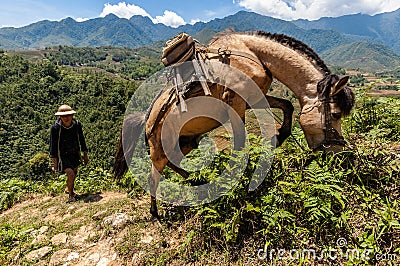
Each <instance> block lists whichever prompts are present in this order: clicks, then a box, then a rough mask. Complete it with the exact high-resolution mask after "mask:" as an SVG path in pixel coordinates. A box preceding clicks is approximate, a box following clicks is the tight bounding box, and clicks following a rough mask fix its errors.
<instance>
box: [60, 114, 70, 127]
mask: <svg viewBox="0 0 400 266" xmlns="http://www.w3.org/2000/svg"><path fill="white" fill-rule="evenodd" d="M60 118H61V121H62V122H63V125H67V126H69V125H70V124H71V121H72V115H62V116H60Z"/></svg>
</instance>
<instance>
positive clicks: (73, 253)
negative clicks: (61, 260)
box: [67, 252, 79, 261]
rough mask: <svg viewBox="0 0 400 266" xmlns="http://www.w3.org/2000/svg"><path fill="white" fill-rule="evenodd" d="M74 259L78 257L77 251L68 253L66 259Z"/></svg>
mask: <svg viewBox="0 0 400 266" xmlns="http://www.w3.org/2000/svg"><path fill="white" fill-rule="evenodd" d="M74 259H79V253H77V252H71V253H69V254H68V257H67V261H71V260H74Z"/></svg>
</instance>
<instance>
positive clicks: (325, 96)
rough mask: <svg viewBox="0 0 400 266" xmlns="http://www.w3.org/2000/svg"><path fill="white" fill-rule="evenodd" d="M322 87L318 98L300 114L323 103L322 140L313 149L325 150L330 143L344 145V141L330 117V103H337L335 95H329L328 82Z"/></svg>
mask: <svg viewBox="0 0 400 266" xmlns="http://www.w3.org/2000/svg"><path fill="white" fill-rule="evenodd" d="M329 77H331V75H328V76H325V77H324V79H323V80H322V81H321V82H320V83H319V84H322V83H323V81H325V80H326V79H328V78H329ZM323 86H324V88H323V89H322V93H321V94H320V96H319V97H318V100H317V101H316V102H315V103H314V104H313V105H312V106H311V107H310V108H308V109H307V110H305V111H302V112H301V113H300V115H302V114H306V113H309V112H311V111H312V110H313V109H314V108H315V107H319V106H321V105H323V108H324V118H325V123H324V128H323V130H324V140H323V141H322V142H321V144H320V145H318V146H317V147H315V148H314V149H313V150H326V149H328V148H329V147H330V146H332V145H337V146H342V147H344V146H346V141H345V139H344V137H343V136H341V135H340V134H339V132H338V131H337V130H336V129H335V128H334V127H333V125H332V118H331V106H330V104H331V103H337V97H336V95H330V91H331V88H330V87H329V86H331V85H330V84H326V82H325V84H324V85H323Z"/></svg>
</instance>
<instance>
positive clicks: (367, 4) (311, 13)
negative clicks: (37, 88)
mask: <svg viewBox="0 0 400 266" xmlns="http://www.w3.org/2000/svg"><path fill="white" fill-rule="evenodd" d="M399 8H400V0H127V1H121V0H117V1H111V0H110V1H103V0H0V28H2V27H17V28H18V27H22V26H26V25H29V24H31V23H34V22H38V21H41V20H50V21H60V20H62V19H64V18H67V17H71V18H73V19H75V20H76V21H78V22H82V21H85V20H88V19H93V18H98V17H104V16H106V15H107V14H110V13H113V14H115V15H117V16H118V17H121V18H130V17H132V16H133V15H142V16H147V17H149V18H150V19H151V20H152V21H153V22H154V23H163V24H165V25H168V26H172V27H178V26H180V25H184V24H194V23H196V22H199V21H203V22H208V21H210V20H212V19H215V18H223V17H226V16H228V15H232V14H235V13H236V12H238V11H240V10H245V11H252V12H256V13H259V14H261V15H266V16H271V17H275V18H280V19H284V20H295V19H308V20H316V19H319V18H321V17H337V16H341V15H348V14H356V13H363V14H369V15H376V14H380V13H384V12H391V11H395V10H397V9H399Z"/></svg>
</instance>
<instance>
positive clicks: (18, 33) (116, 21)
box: [0, 11, 352, 52]
mask: <svg viewBox="0 0 400 266" xmlns="http://www.w3.org/2000/svg"><path fill="white" fill-rule="evenodd" d="M227 28H232V29H234V30H236V31H248V30H263V31H269V32H276V33H285V34H288V35H291V36H293V37H295V38H298V39H300V40H302V41H304V42H306V43H308V44H309V45H310V46H311V47H312V48H314V49H315V50H316V51H318V52H321V51H324V50H326V49H328V48H329V47H332V46H337V45H341V44H344V43H348V42H350V41H352V40H351V38H347V37H346V36H343V35H341V34H340V33H338V32H335V31H332V30H328V31H327V30H320V29H317V30H315V29H312V30H306V29H302V28H300V27H298V26H296V25H295V24H293V23H292V22H289V21H284V20H280V19H275V18H271V17H266V16H262V15H259V14H256V13H252V12H245V11H240V12H238V13H236V14H234V15H231V16H227V17H225V18H222V19H214V20H212V21H210V22H207V23H204V22H198V23H196V24H194V25H184V26H180V27H178V28H172V27H168V26H165V25H163V24H154V23H153V22H152V21H151V20H150V19H149V18H147V17H142V16H133V17H132V18H131V19H129V20H128V19H124V18H118V17H117V16H115V15H112V14H110V15H107V16H106V17H104V18H95V19H91V20H88V21H84V22H76V21H75V20H73V19H72V18H66V19H63V20H61V21H59V22H55V21H47V20H45V21H40V22H37V23H33V24H31V25H28V26H25V27H21V28H12V27H7V28H1V29H0V48H3V49H11V50H13V49H39V48H45V47H49V46H55V45H69V46H122V47H130V48H135V47H139V46H144V45H149V44H152V43H154V42H156V41H160V40H166V39H169V38H171V37H173V36H174V35H176V34H178V33H180V32H182V31H184V32H187V33H189V34H192V35H196V34H197V33H199V34H200V36H201V37H202V39H204V40H207V39H209V38H210V36H212V34H213V33H215V32H219V31H222V30H225V29H227ZM208 34H210V35H208ZM321 40H324V41H321Z"/></svg>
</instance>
